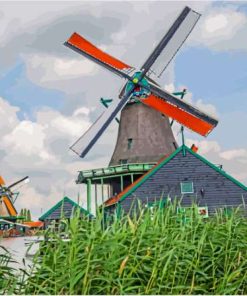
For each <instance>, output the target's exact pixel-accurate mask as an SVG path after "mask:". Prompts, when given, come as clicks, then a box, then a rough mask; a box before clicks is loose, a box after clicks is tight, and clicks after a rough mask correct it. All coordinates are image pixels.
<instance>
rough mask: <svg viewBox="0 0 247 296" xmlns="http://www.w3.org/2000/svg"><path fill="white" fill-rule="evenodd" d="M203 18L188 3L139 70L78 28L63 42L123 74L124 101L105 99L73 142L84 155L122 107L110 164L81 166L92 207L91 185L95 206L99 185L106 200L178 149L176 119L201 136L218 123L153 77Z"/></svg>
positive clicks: (80, 179) (162, 70)
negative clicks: (93, 119) (92, 120)
mask: <svg viewBox="0 0 247 296" xmlns="http://www.w3.org/2000/svg"><path fill="white" fill-rule="evenodd" d="M199 18H200V14H199V13H197V12H196V11H194V10H192V9H191V8H189V7H185V8H184V9H183V10H182V12H181V13H180V14H179V16H178V17H177V19H176V20H175V21H174V23H173V24H172V26H171V27H170V29H169V30H168V31H167V33H166V34H165V35H164V37H163V38H162V39H161V41H160V42H159V43H158V45H157V46H156V47H155V48H154V50H153V51H152V53H151V54H150V56H149V57H148V59H147V60H146V61H145V62H144V64H143V65H142V66H141V68H140V70H136V69H135V68H134V67H132V66H130V65H128V64H126V63H124V62H122V61H120V60H119V59H116V58H115V57H113V56H111V55H109V54H107V53H105V52H103V51H102V50H100V49H98V48H97V47H96V46H94V45H93V44H92V43H90V42H89V41H87V40H86V39H85V38H84V37H82V36H80V35H79V34H78V33H73V34H72V35H71V36H70V38H69V39H68V40H67V41H66V42H65V45H66V46H67V47H69V48H71V49H72V50H74V51H75V52H77V53H79V54H81V55H83V56H84V57H86V58H88V59H89V60H91V61H93V62H95V63H96V64H98V65H100V66H102V67H103V68H105V69H107V70H109V71H110V72H111V73H113V74H116V75H118V76H119V77H121V78H123V79H125V83H124V87H123V88H122V90H121V91H120V94H119V95H118V97H119V98H120V100H118V99H115V100H111V99H101V103H102V104H103V105H105V107H107V109H106V111H105V112H104V113H103V114H101V116H100V117H99V118H98V119H97V120H96V122H95V123H94V124H93V125H92V126H91V127H90V128H89V129H88V130H87V131H86V132H85V133H84V134H83V135H82V136H81V137H80V138H79V139H78V140H77V141H76V142H75V143H74V144H73V145H72V146H71V147H70V149H71V150H72V151H74V152H75V153H76V154H78V155H79V156H80V157H82V158H83V157H85V156H86V154H87V153H88V152H89V150H90V149H91V148H92V147H93V145H94V144H95V143H96V141H97V140H98V139H99V137H100V136H101V135H102V133H104V131H105V130H106V129H107V127H108V126H109V124H110V123H111V121H112V120H116V121H118V118H117V114H118V113H119V112H120V111H121V115H120V122H119V129H118V137H117V142H116V146H115V150H114V152H113V155H112V158H111V161H110V164H109V167H108V168H103V169H93V170H87V171H80V172H79V175H78V179H77V181H76V183H77V184H87V209H88V211H89V212H90V211H91V199H92V191H91V188H93V186H94V192H95V205H97V198H98V195H99V192H98V190H97V187H98V186H101V190H100V191H101V197H102V199H101V201H102V202H103V201H104V200H105V198H109V197H111V196H114V195H116V194H118V193H119V192H121V191H122V190H123V189H124V188H126V187H127V186H128V185H130V184H132V183H133V182H135V181H136V180H137V179H138V178H139V177H140V176H142V175H143V174H144V173H145V172H147V171H148V170H150V169H151V168H152V167H153V165H154V164H155V163H157V161H158V160H159V159H160V158H161V157H164V156H168V155H170V154H171V153H172V152H174V151H175V150H176V149H177V143H176V140H175V138H174V135H173V132H172V128H171V126H172V123H173V121H177V122H178V123H180V124H181V125H182V126H185V127H187V128H189V129H190V130H192V131H194V132H196V133H198V134H200V135H202V136H207V135H208V134H209V133H210V132H211V131H212V130H213V129H214V128H215V127H216V125H217V124H218V121H217V119H215V118H213V117H212V116H210V115H209V114H206V113H205V112H203V111H202V110H199V109H197V108H195V107H194V106H192V105H191V104H189V103H187V102H185V101H183V100H182V98H183V94H182V93H181V92H180V93H174V94H172V93H169V92H168V91H166V90H164V89H162V88H161V87H160V85H159V84H158V83H157V81H156V80H157V79H156V78H155V77H160V76H161V75H163V74H165V69H166V68H167V66H168V65H169V63H170V61H171V60H172V59H173V57H174V56H175V54H176V53H177V52H178V50H179V49H180V47H181V46H182V45H183V43H184V42H185V40H186V39H187V37H188V36H189V34H190V33H191V31H192V30H193V28H194V26H195V25H196V23H197V21H198V20H199ZM109 103H110V105H109ZM169 118H170V120H169ZM105 186H107V193H105V189H104V187H105Z"/></svg>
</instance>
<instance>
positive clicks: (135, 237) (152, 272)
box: [21, 205, 247, 295]
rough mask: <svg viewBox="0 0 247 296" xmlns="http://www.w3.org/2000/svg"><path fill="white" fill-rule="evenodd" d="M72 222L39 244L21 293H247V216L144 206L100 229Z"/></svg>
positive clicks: (96, 224) (99, 221)
mask: <svg viewBox="0 0 247 296" xmlns="http://www.w3.org/2000/svg"><path fill="white" fill-rule="evenodd" d="M101 218H102V216H100V215H99V217H98V218H97V219H95V220H93V221H90V222H89V221H88V220H87V219H78V217H76V218H74V219H73V220H71V223H70V224H67V229H66V232H67V233H69V236H70V238H71V240H70V242H64V241H63V240H62V239H61V238H60V237H59V235H56V234H47V235H49V236H50V238H52V239H54V238H55V239H56V241H55V242H54V241H53V242H52V241H51V242H47V243H45V244H43V245H41V248H40V251H39V254H37V255H36V258H35V260H34V268H33V270H32V271H31V273H30V275H29V277H28V278H27V280H26V281H25V284H24V285H22V288H21V293H24V294H52V295H54V294H77V295H80V294H153V295H156V294H247V248H246V246H247V220H246V218H244V217H241V216H240V215H239V214H238V213H237V211H236V212H234V213H233V214H232V215H231V216H229V217H226V216H225V215H223V213H221V212H219V213H218V214H217V215H215V216H214V217H212V218H209V219H202V218H200V217H197V216H196V215H194V214H193V211H192V212H191V214H190V217H187V219H184V217H179V216H178V215H177V214H176V206H175V205H170V206H168V207H166V208H164V209H163V210H158V209H157V210H154V212H151V211H149V210H144V209H141V210H140V212H139V215H132V217H130V216H122V217H120V218H118V219H117V218H116V219H114V221H113V222H112V223H111V224H110V225H105V227H102V219H101Z"/></svg>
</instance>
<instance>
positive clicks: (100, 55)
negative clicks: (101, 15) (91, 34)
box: [64, 33, 134, 78]
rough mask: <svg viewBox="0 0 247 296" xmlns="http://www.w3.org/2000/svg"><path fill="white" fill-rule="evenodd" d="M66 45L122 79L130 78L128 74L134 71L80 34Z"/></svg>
mask: <svg viewBox="0 0 247 296" xmlns="http://www.w3.org/2000/svg"><path fill="white" fill-rule="evenodd" d="M64 45H66V46H67V47H70V48H71V49H73V50H74V51H77V52H78V53H80V54H82V55H83V56H85V57H87V58H88V59H90V60H92V61H94V62H95V63H97V64H99V65H101V66H103V67H104V68H106V69H108V70H110V71H111V72H113V73H115V74H117V75H119V76H121V77H125V78H130V77H129V76H128V75H127V73H129V72H131V71H132V70H133V69H134V68H133V67H131V66H129V65H127V64H125V63H123V62H122V61H120V60H118V59H116V58H114V57H113V56H111V55H109V54H107V53H105V52H104V51H102V50H101V49H99V48H97V47H96V46H94V45H93V44H92V43H90V42H89V41H87V40H86V39H85V38H83V37H82V36H80V35H79V34H78V33H74V34H72V35H71V37H70V38H69V39H68V40H67V42H65V43H64Z"/></svg>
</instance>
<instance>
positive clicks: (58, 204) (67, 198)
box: [39, 196, 93, 221]
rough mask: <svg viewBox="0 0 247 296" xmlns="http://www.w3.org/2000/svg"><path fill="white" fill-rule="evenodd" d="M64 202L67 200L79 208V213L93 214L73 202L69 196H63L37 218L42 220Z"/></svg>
mask: <svg viewBox="0 0 247 296" xmlns="http://www.w3.org/2000/svg"><path fill="white" fill-rule="evenodd" d="M64 202H68V203H70V204H71V205H72V206H73V207H75V208H79V209H80V211H81V213H83V214H85V215H88V216H93V215H92V214H90V213H89V212H88V211H87V210H85V209H83V208H82V207H80V206H79V205H78V204H77V203H76V202H74V201H73V200H71V199H70V198H69V197H67V196H65V197H64V198H63V199H61V200H60V201H59V202H58V203H57V204H55V205H54V206H53V207H52V208H50V209H49V210H48V211H47V212H46V213H44V214H43V215H42V216H41V217H40V218H39V220H40V221H44V220H46V218H47V217H48V216H49V215H50V214H51V213H52V212H54V211H55V210H56V209H58V208H59V207H61V206H62V205H63V203H64Z"/></svg>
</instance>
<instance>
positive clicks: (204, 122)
mask: <svg viewBox="0 0 247 296" xmlns="http://www.w3.org/2000/svg"><path fill="white" fill-rule="evenodd" d="M157 90H158V91H157ZM151 91H152V93H153V94H151V95H150V96H149V97H148V98H145V99H140V100H141V102H142V103H143V104H145V105H147V106H149V107H151V108H153V109H155V110H157V111H159V112H161V113H163V114H165V115H167V116H169V117H171V118H172V119H174V120H176V121H178V122H179V123H181V124H182V125H184V126H186V127H187V128H189V129H191V130H193V131H194V132H196V133H198V134H200V135H202V136H207V135H208V134H209V133H210V132H211V131H212V130H213V129H214V128H215V127H216V125H217V124H218V120H217V119H215V118H214V117H212V116H210V115H208V114H206V113H205V112H202V111H200V110H198V109H197V108H195V107H193V106H192V105H190V104H188V103H186V102H185V101H182V100H181V99H179V98H176V97H175V96H173V95H171V94H169V93H167V92H165V91H163V90H161V89H158V87H156V88H155V90H154V88H152V87H151ZM154 93H155V95H154Z"/></svg>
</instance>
